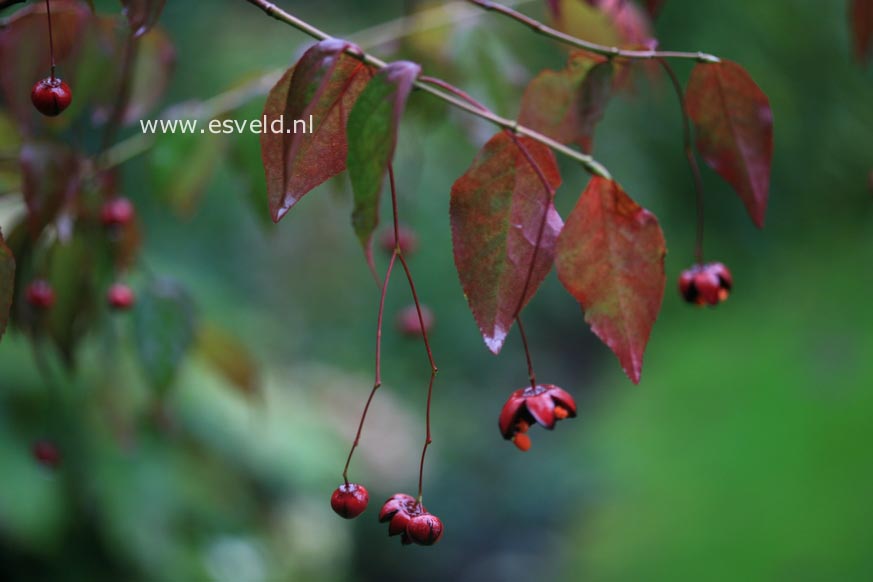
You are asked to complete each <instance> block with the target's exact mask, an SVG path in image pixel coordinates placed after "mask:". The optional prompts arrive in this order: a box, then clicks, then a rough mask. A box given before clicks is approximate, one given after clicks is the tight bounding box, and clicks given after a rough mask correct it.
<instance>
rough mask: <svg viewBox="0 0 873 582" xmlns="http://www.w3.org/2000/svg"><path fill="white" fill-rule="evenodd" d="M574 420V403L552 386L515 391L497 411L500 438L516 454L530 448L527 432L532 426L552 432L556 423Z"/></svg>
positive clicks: (559, 389) (571, 398) (563, 392)
mask: <svg viewBox="0 0 873 582" xmlns="http://www.w3.org/2000/svg"><path fill="white" fill-rule="evenodd" d="M575 416H576V402H575V401H574V400H573V397H572V396H570V395H569V394H568V393H567V392H565V391H564V390H563V389H561V388H558V387H557V386H554V385H552V384H542V385H539V386H537V387H536V388H533V387H531V386H528V387H526V388H521V389H520V390H516V391H515V392H513V393H512V395H511V396H510V397H509V400H507V401H506V404H504V405H503V410H501V411H500V420H499V423H498V424H499V426H500V434H502V435H503V438H505V439H507V440H511V441H512V442H513V443H515V446H516V447H518V448H519V450H522V451H526V450H528V449H529V448H530V444H531V443H530V436H528V434H527V431H528V429H529V428H530V427H531V425H533V424H534V423H537V424H540V425H542V426H544V427H545V428H547V429H548V430H552V429H553V428H555V423H557V422H558V421H559V420H564V419H565V418H573V417H575Z"/></svg>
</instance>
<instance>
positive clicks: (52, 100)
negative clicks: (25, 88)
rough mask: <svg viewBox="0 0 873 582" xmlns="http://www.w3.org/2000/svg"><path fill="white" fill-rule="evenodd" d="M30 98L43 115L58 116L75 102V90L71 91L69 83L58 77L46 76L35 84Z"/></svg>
mask: <svg viewBox="0 0 873 582" xmlns="http://www.w3.org/2000/svg"><path fill="white" fill-rule="evenodd" d="M30 100H31V101H33V106H34V107H36V109H37V111H39V112H40V113H42V114H43V115H46V116H48V117H56V116H58V115H60V114H61V113H62V112H63V111H64V109H66V108H67V107H69V106H70V103H72V102H73V92H72V91H70V86H69V85H67V84H66V83H64V82H63V81H61V80H60V79H58V78H57V77H55V78H52V77H46V78H45V79H43V80H42V81H37V83H36V85H34V86H33V90H32V91H31V92H30Z"/></svg>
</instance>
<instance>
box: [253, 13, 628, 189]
mask: <svg viewBox="0 0 873 582" xmlns="http://www.w3.org/2000/svg"><path fill="white" fill-rule="evenodd" d="M246 2H248V3H249V4H252V5H253V6H257V7H258V8H260V9H261V10H263V11H264V13H266V14H267V16H270V17H272V18H275V19H276V20H278V21H279V22H282V23H284V24H287V25H289V26H293V27H294V28H296V29H297V30H299V31H301V32H304V33H306V34H308V35H309V36H311V37H312V38H314V39H316V40H320V41H321V40H327V39H329V38H332V37H331V36H330V35H328V34H327V33H325V32H323V31H321V30H319V29H318V28H316V27H314V26H312V25H311V24H309V23H308V22H305V21H303V20H300V19H299V18H297V17H296V16H293V15H292V14H289V13H288V12H286V11H284V10H282V9H281V8H279V7H278V6H276V5H275V4H273V3H272V2H268V1H267V0H246ZM346 52H347V54H348V55H349V56H351V57H354V58H356V59H359V60H360V61H362V62H363V63H365V64H367V65H369V66H371V67H374V68H377V69H384V68H385V67H386V66H387V63H385V61H383V60H381V59H379V58H377V57H374V56H373V55H371V54H369V53H367V52H364V51H361V50H358V49H355V48H350V49H348V50H347V51H346ZM415 88H416V89H418V90H420V91H424V92H425V93H429V94H430V95H433V96H434V97H436V98H437V99H440V100H441V101H444V102H445V103H448V104H449V105H451V106H452V107H454V108H456V109H460V110H462V111H466V112H467V113H470V114H471V115H475V116H476V117H480V118H482V119H484V120H486V121H488V122H490V123H492V124H494V125H496V126H498V127H501V128H503V129H507V130H509V131H512V132H513V133H516V134H518V135H524V136H527V137H529V138H531V139H532V140H534V141H538V142H540V143H541V144H543V145H546V146H548V147H550V148H552V149H553V150H555V151H556V152H559V153H561V154H563V155H565V156H567V157H569V158H572V159H574V160H576V161H577V162H579V163H580V164H582V166H583V167H584V168H585V169H586V170H588V172H590V173H592V174H595V175H597V176H601V177H603V178H606V179H607V180H611V179H612V176H611V175H610V174H609V171H608V170H607V169H606V168H605V167H604V166H603V165H601V164H600V163H599V162H598V161H596V160H595V159H594V158H593V157H592V156H589V155H587V154H583V153H580V152H578V151H576V150H574V149H572V148H570V147H567V146H565V145H564V144H562V143H560V142H557V141H555V140H553V139H552V138H550V137H548V136H545V135H543V134H541V133H539V132H537V131H534V130H533V129H530V128H529V127H525V126H523V125H519V123H518V121H516V120H514V119H507V118H505V117H501V116H499V115H496V114H494V113H492V112H490V111H484V110H482V109H480V108H478V107H475V106H473V105H471V104H469V103H467V102H466V101H463V100H461V99H459V98H458V97H456V96H454V95H452V94H450V93H447V92H446V91H444V90H442V89H438V88H436V87H433V86H431V85H428V84H427V83H424V82H422V81H420V80H419V81H416V82H415Z"/></svg>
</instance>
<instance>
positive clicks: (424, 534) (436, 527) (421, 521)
mask: <svg viewBox="0 0 873 582" xmlns="http://www.w3.org/2000/svg"><path fill="white" fill-rule="evenodd" d="M406 535H408V536H409V539H411V540H412V541H413V543H416V544H418V545H420V546H432V545H434V544H435V543H437V542H438V541H440V538H441V537H443V522H441V521H440V519H439V518H438V517H437V516H435V515H431V514H430V513H423V514H421V515H417V516H415V517H413V518H412V519H410V520H409V523H408V524H407V525H406Z"/></svg>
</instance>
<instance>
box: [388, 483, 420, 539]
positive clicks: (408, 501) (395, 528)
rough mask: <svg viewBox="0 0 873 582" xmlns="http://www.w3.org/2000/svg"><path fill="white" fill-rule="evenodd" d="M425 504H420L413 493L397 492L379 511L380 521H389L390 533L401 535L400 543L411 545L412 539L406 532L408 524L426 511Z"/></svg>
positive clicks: (391, 534) (390, 534)
mask: <svg viewBox="0 0 873 582" xmlns="http://www.w3.org/2000/svg"><path fill="white" fill-rule="evenodd" d="M426 512H427V510H426V509H425V508H424V506H422V505H420V504H419V503H418V501H417V500H416V499H415V497H413V496H412V495H406V494H405V493H397V494H395V495H392V496H391V497H390V498H389V499H388V501H386V502H385V504H384V505H382V509H381V511H379V521H380V522H382V523H385V522H386V521H387V522H389V523H388V535H389V536H396V535H399V536H400V543H402V544H403V545H409V544H411V543H412V539H411V538H410V537H409V535H408V534H407V533H406V526H407V525H408V524H409V522H410V520H411V519H412V518H414V517H417V516H419V515H422V514H424V513H426Z"/></svg>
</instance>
